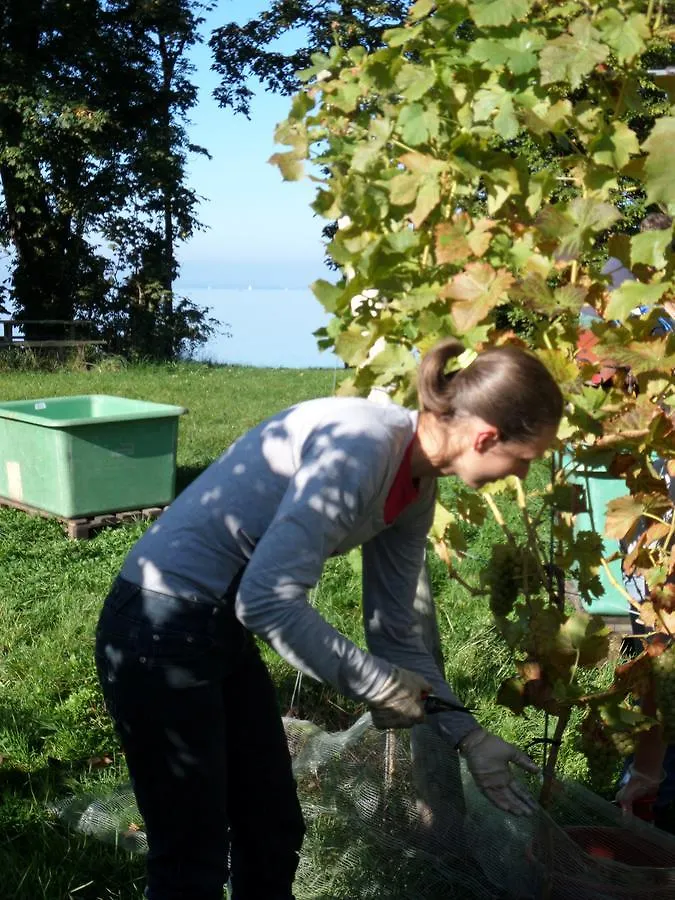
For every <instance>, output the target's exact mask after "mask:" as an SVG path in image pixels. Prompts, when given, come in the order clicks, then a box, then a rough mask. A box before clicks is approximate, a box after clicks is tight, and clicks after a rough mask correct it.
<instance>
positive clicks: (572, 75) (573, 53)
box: [539, 16, 609, 88]
mask: <svg viewBox="0 0 675 900" xmlns="http://www.w3.org/2000/svg"><path fill="white" fill-rule="evenodd" d="M599 37H600V33H599V32H598V31H597V30H596V29H595V28H594V27H593V25H592V23H591V20H590V19H589V18H588V17H587V16H580V17H579V18H578V19H575V20H574V21H573V22H572V24H571V25H570V27H569V29H568V34H562V35H561V36H560V37H558V38H555V40H553V41H549V42H548V44H547V45H546V47H544V49H543V50H542V52H541V55H540V57H539V67H540V69H541V83H542V84H553V83H555V82H556V81H567V82H569V84H570V85H571V86H572V88H578V87H580V86H581V84H582V82H583V80H584V76H586V75H588V73H589V72H591V71H592V70H593V68H594V67H595V66H596V65H597V64H598V63H601V62H604V61H605V60H606V59H607V57H608V55H609V48H608V47H606V46H605V45H604V44H601V43H600V42H599V41H598V40H597V38H599Z"/></svg>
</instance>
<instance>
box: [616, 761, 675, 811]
mask: <svg viewBox="0 0 675 900" xmlns="http://www.w3.org/2000/svg"><path fill="white" fill-rule="evenodd" d="M665 774H666V773H665V772H664V771H663V769H660V770H659V771H658V772H657V773H653V772H641V771H640V770H639V769H636V768H635V766H634V765H633V766H629V767H628V781H627V782H626V783H625V784H624V786H623V787H622V788H621V790H620V791H619V792H618V793H617V795H616V802H617V803H618V804H619V806H620V807H621V809H622V810H623V811H624V812H626V813H632V812H633V804H634V803H637V802H638V801H640V800H643V801H649V800H656V795H657V794H658V792H659V785H660V784H661V782H662V781H663V779H664V778H665Z"/></svg>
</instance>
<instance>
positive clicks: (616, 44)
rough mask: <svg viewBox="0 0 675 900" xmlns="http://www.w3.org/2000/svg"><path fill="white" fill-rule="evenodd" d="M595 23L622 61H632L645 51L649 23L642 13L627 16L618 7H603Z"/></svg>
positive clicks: (604, 39) (603, 37) (605, 40)
mask: <svg viewBox="0 0 675 900" xmlns="http://www.w3.org/2000/svg"><path fill="white" fill-rule="evenodd" d="M595 23H596V26H597V28H598V30H599V31H600V34H601V35H602V39H603V41H604V42H605V43H606V44H608V45H609V46H610V47H611V48H612V50H613V51H614V53H615V54H616V57H617V59H618V60H619V62H620V63H626V62H630V61H631V60H633V59H634V58H635V57H636V56H639V55H640V54H641V53H643V52H644V49H645V39H646V38H648V37H649V25H648V23H647V18H646V16H644V15H642V14H641V13H636V14H634V15H632V16H630V18H626V17H625V16H623V15H622V14H621V13H620V12H619V10H618V9H603V10H602V11H601V12H600V14H599V16H598V17H597V19H596V20H595Z"/></svg>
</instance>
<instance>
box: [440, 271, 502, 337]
mask: <svg viewBox="0 0 675 900" xmlns="http://www.w3.org/2000/svg"><path fill="white" fill-rule="evenodd" d="M513 282H514V278H513V275H511V273H510V272H508V271H507V270H506V269H499V270H496V269H494V268H493V267H492V266H491V265H489V264H488V263H483V262H476V263H469V265H468V266H466V268H465V270H464V271H463V272H461V273H460V274H459V275H455V277H454V278H453V279H452V281H451V282H450V284H449V285H447V287H445V288H444V289H443V290H442V291H441V296H442V297H443V298H449V299H452V300H455V301H457V302H455V303H453V304H452V309H451V312H452V317H453V320H454V322H455V325H456V327H457V329H458V330H459V331H460V333H461V332H464V331H468V329H470V328H473V327H474V325H478V323H479V322H481V321H482V320H483V319H484V318H485V317H486V316H487V315H488V313H489V312H490V310H491V309H493V308H494V307H495V306H496V305H497V304H498V303H500V302H502V301H503V300H505V299H506V297H507V292H508V290H509V288H510V287H511V285H512V284H513Z"/></svg>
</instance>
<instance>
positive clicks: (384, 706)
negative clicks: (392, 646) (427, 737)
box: [369, 667, 431, 728]
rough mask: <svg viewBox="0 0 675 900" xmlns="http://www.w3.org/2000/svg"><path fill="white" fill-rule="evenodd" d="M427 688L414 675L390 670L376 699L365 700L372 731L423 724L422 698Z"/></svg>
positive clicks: (397, 669)
mask: <svg viewBox="0 0 675 900" xmlns="http://www.w3.org/2000/svg"><path fill="white" fill-rule="evenodd" d="M430 693H431V685H430V684H429V682H428V681H427V680H426V678H423V677H422V676H421V675H418V674H417V673H416V672H411V671H409V670H408V669H399V668H396V667H394V668H393V669H392V673H391V675H390V676H389V678H388V679H387V680H386V682H385V683H384V685H383V687H382V688H381V689H380V692H379V693H378V695H377V696H376V697H373V698H371V699H370V700H369V706H370V707H371V710H370V713H371V716H372V719H373V725H374V726H375V727H376V728H411V727H412V726H413V725H417V724H419V723H420V722H423V721H424V698H425V696H426V695H427V694H430Z"/></svg>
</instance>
